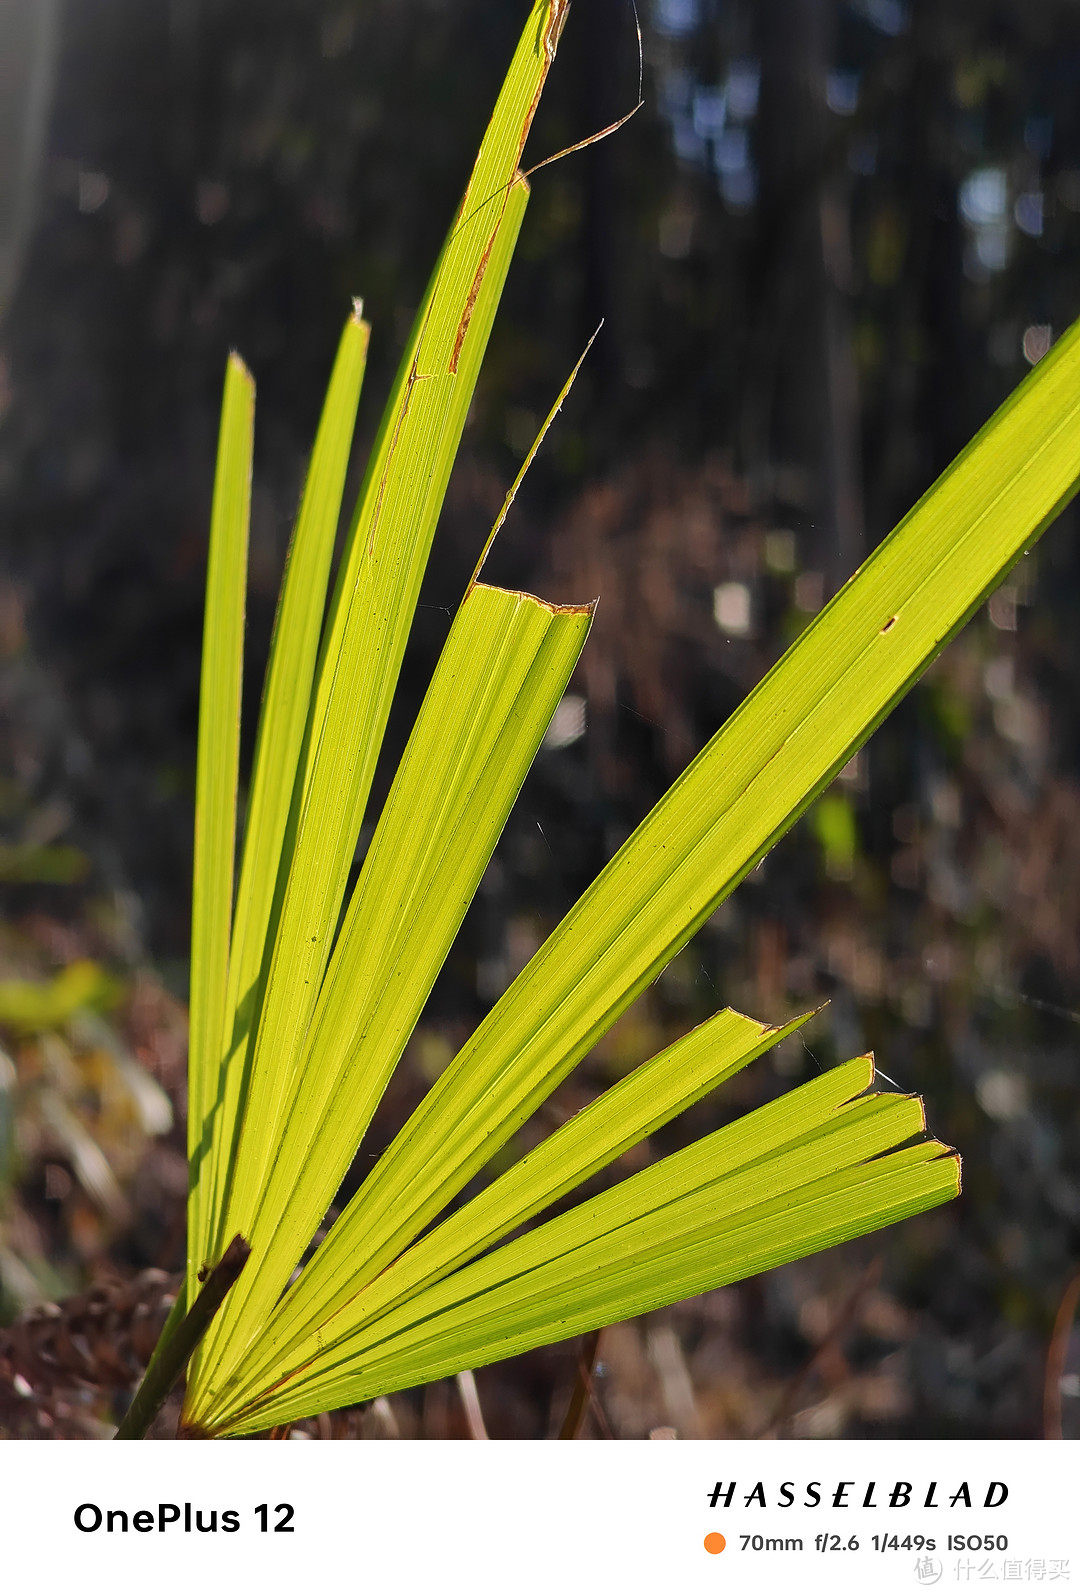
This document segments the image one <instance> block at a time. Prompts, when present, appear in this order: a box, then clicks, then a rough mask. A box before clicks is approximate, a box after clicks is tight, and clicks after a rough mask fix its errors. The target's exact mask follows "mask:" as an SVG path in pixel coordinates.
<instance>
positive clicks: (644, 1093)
mask: <svg viewBox="0 0 1080 1595" xmlns="http://www.w3.org/2000/svg"><path fill="white" fill-rule="evenodd" d="M809 1017H810V1016H809V1015H803V1016H802V1017H800V1018H798V1019H795V1020H792V1021H791V1022H790V1023H789V1024H787V1025H785V1026H783V1027H780V1028H776V1027H774V1026H771V1025H763V1024H760V1023H759V1022H758V1021H757V1020H754V1019H748V1018H746V1016H745V1015H743V1014H739V1013H735V1012H734V1011H733V1010H732V1009H725V1010H723V1012H721V1013H719V1014H717V1015H715V1016H714V1017H713V1018H712V1019H711V1020H708V1021H706V1023H705V1024H702V1025H699V1026H698V1027H697V1028H696V1029H695V1030H693V1031H691V1032H690V1033H689V1035H686V1036H683V1037H682V1038H681V1039H680V1040H679V1041H676V1042H675V1043H674V1044H673V1045H672V1046H670V1047H666V1048H665V1049H664V1050H663V1051H662V1052H660V1053H658V1054H657V1055H656V1057H654V1058H651V1059H650V1060H648V1062H646V1063H643V1064H642V1065H640V1067H639V1068H637V1069H635V1070H633V1071H632V1073H631V1074H629V1075H627V1076H626V1077H625V1078H624V1079H623V1080H622V1081H620V1082H619V1084H617V1085H615V1086H613V1087H611V1088H610V1089H609V1090H608V1091H605V1092H604V1093H603V1094H602V1095H601V1096H600V1097H598V1098H597V1099H596V1100H595V1101H594V1102H593V1103H591V1104H590V1106H589V1107H587V1108H584V1109H582V1110H581V1112H579V1113H577V1114H575V1115H574V1117H573V1118H572V1119H570V1120H569V1121H568V1122H567V1123H566V1124H565V1125H563V1126H561V1128H560V1129H558V1130H556V1131H555V1132H554V1134H552V1135H550V1136H548V1137H547V1139H546V1140H544V1141H543V1142H541V1144H540V1145H539V1146H538V1147H536V1148H535V1149H534V1150H533V1151H532V1152H530V1153H528V1154H526V1156H525V1157H523V1158H522V1159H521V1160H520V1161H519V1162H518V1163H516V1164H515V1165H514V1166H513V1168H511V1169H509V1170H507V1172H506V1173H505V1174H503V1175H502V1176H501V1177H500V1178H499V1179H497V1180H496V1181H494V1183H493V1184H492V1185H490V1186H489V1187H488V1188H487V1189H486V1190H485V1191H483V1192H481V1193H480V1195H478V1196H477V1197H475V1198H474V1199H473V1200H472V1201H471V1202H470V1203H468V1205H467V1206H466V1207H464V1208H462V1209H460V1210H459V1211H458V1212H457V1213H455V1214H453V1215H452V1216H451V1217H450V1218H448V1219H447V1220H446V1221H445V1222H444V1223H443V1224H441V1225H439V1227H438V1229H436V1230H435V1231H433V1232H432V1233H431V1234H430V1235H428V1236H426V1237H425V1238H424V1239H423V1240H421V1241H419V1242H418V1243H417V1244H416V1245H415V1246H413V1247H411V1248H410V1249H409V1251H408V1252H406V1253H405V1254H404V1256H403V1257H401V1258H400V1259H398V1260H397V1262H396V1263H394V1264H393V1266H391V1267H385V1266H384V1260H383V1259H382V1258H380V1257H379V1256H378V1255H374V1256H373V1255H370V1254H367V1251H366V1247H365V1245H364V1238H363V1236H362V1234H360V1233H359V1232H358V1231H357V1230H356V1228H355V1226H354V1225H353V1223H352V1212H353V1206H352V1204H350V1206H349V1207H347V1208H346V1210H345V1212H344V1213H343V1214H342V1215H341V1217H340V1219H339V1220H338V1221H337V1223H336V1224H335V1225H334V1226H333V1228H332V1229H331V1231H330V1234H329V1236H328V1237H327V1239H326V1241H324V1243H323V1245H322V1246H321V1247H320V1248H319V1250H318V1251H317V1252H316V1254H315V1257H314V1258H313V1259H312V1260H311V1262H310V1263H309V1264H308V1265H307V1267H306V1269H305V1270H304V1273H303V1274H302V1275H301V1277H300V1280H299V1281H298V1282H297V1284H296V1285H295V1286H294V1287H293V1288H292V1289H291V1290H290V1291H289V1292H288V1293H287V1294H286V1296H285V1297H284V1299H283V1300H282V1301H281V1302H280V1304H279V1305H278V1307H277V1308H276V1309H275V1311H274V1312H273V1313H272V1314H271V1316H270V1318H269V1320H268V1322H267V1325H266V1329H265V1331H264V1333H263V1334H262V1335H261V1336H260V1338H259V1341H258V1343H257V1345H255V1346H253V1347H252V1350H251V1352H250V1353H249V1355H248V1357H247V1358H245V1360H244V1362H243V1364H242V1365H241V1367H240V1368H239V1369H238V1370H237V1373H236V1376H235V1379H234V1384H235V1385H236V1386H237V1387H238V1388H241V1389H245V1390H250V1389H253V1388H257V1387H258V1386H259V1384H260V1383H261V1384H265V1385H270V1384H274V1383H276V1381H277V1380H278V1379H279V1378H280V1377H281V1376H282V1374H283V1373H285V1372H287V1371H288V1370H289V1369H290V1368H291V1367H293V1366H296V1365H298V1364H299V1363H302V1362H303V1361H305V1359H306V1358H307V1357H309V1356H310V1355H312V1354H313V1352H314V1350H315V1349H316V1347H318V1348H320V1349H322V1348H325V1347H327V1346H329V1345H330V1343H331V1342H332V1341H334V1340H338V1339H340V1338H344V1337H347V1336H348V1335H350V1334H351V1333H352V1332H353V1331H354V1330H355V1329H356V1328H357V1327H358V1326H359V1325H360V1324H361V1323H363V1324H364V1325H365V1326H368V1325H370V1324H371V1323H372V1322H373V1321H374V1320H375V1319H376V1318H378V1316H379V1315H380V1314H381V1313H383V1312H386V1311H388V1310H389V1309H390V1308H391V1307H395V1308H396V1307H398V1306H400V1305H401V1304H402V1303H403V1302H404V1301H407V1300H408V1299H409V1298H410V1297H411V1296H412V1295H415V1294H417V1293H418V1292H419V1291H421V1290H423V1289H426V1288H427V1287H428V1286H430V1285H431V1284H433V1283H435V1282H436V1281H437V1280H438V1279H440V1278H442V1277H443V1275H445V1274H447V1273H449V1272H450V1271H451V1270H453V1269H455V1268H458V1267H461V1266H462V1265H463V1264H464V1263H466V1262H468V1261H470V1260H471V1259H472V1258H473V1257H474V1256H476V1255H477V1254H478V1253H479V1252H481V1251H485V1250H486V1249H487V1248H488V1247H490V1246H492V1245H494V1244H495V1243H496V1242H497V1241H499V1240H501V1239H502V1238H503V1237H504V1236H505V1235H507V1234H509V1233H510V1231H511V1230H513V1229H516V1228H517V1227H518V1226H519V1225H521V1224H522V1223H524V1222H525V1221H526V1220H528V1219H530V1218H532V1217H533V1216H534V1215H535V1214H537V1213H539V1212H541V1211H542V1210H543V1209H544V1208H546V1207H549V1206H551V1204H552V1203H553V1202H556V1201H558V1200H559V1199H560V1198H561V1197H562V1196H564V1195H565V1194H566V1193H567V1192H568V1191H570V1190H573V1189H574V1188H575V1187H576V1186H578V1185H580V1184H581V1183H582V1182H583V1181H585V1180H586V1179H588V1178H589V1177H590V1175H592V1174H594V1173H596V1172H597V1171H598V1170H600V1169H602V1168H605V1167H606V1166H607V1165H608V1164H610V1163H612V1162H614V1160H615V1159H616V1158H617V1157H619V1156H620V1154H621V1153H622V1152H624V1151H625V1150H627V1149H628V1148H629V1147H631V1146H636V1145H637V1144H638V1143H639V1142H641V1141H642V1140H644V1139H645V1138H646V1137H647V1136H649V1135H651V1134H652V1133H653V1132H654V1131H655V1130H656V1129H658V1128H660V1126H662V1125H664V1124H667V1123H668V1122H670V1120H671V1119H673V1118H674V1117H676V1116H677V1115H678V1114H679V1113H681V1112H683V1111H684V1109H686V1108H687V1107H689V1106H691V1104H693V1103H694V1102H697V1101H699V1100H700V1099H701V1098H702V1097H703V1096H705V1095H706V1094H707V1093H708V1092H710V1091H713V1090H715V1089H716V1088H717V1087H718V1086H719V1085H721V1084H722V1083H723V1082H724V1081H726V1080H728V1079H730V1078H731V1076H732V1075H734V1074H735V1073H736V1072H737V1071H738V1070H740V1069H743V1068H745V1067H746V1066H747V1065H748V1064H750V1063H752V1062H753V1061H754V1060H755V1059H756V1058H759V1057H761V1055H762V1054H763V1053H764V1052H766V1051H767V1050H768V1049H769V1048H771V1047H773V1046H775V1045H776V1044H777V1043H778V1042H780V1041H782V1040H783V1039H784V1038H785V1037H786V1036H788V1035H790V1034H792V1033H793V1032H794V1031H795V1030H796V1029H798V1028H799V1026H800V1025H802V1024H803V1023H804V1022H805V1020H806V1019H807V1018H809Z"/></svg>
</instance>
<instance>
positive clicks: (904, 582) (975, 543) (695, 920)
mask: <svg viewBox="0 0 1080 1595" xmlns="http://www.w3.org/2000/svg"><path fill="white" fill-rule="evenodd" d="M1048 362H1049V364H1048ZM1078 474H1080V325H1078V326H1076V327H1074V328H1073V329H1071V331H1070V332H1068V333H1067V334H1065V336H1064V337H1063V338H1062V339H1061V340H1060V341H1059V343H1058V344H1057V345H1056V346H1055V348H1054V349H1053V350H1052V351H1051V353H1050V355H1048V356H1047V357H1046V358H1045V359H1044V360H1043V361H1041V362H1040V363H1039V365H1038V366H1037V367H1036V368H1035V369H1034V370H1033V372H1032V373H1031V375H1030V376H1029V377H1028V378H1027V379H1026V381H1025V382H1024V383H1023V384H1022V385H1021V387H1020V388H1019V389H1018V390H1017V392H1016V393H1015V394H1014V395H1013V397H1012V398H1011V399H1010V400H1009V401H1008V402H1007V403H1006V404H1005V405H1004V406H1003V407H1002V409H1001V410H1000V411H999V412H998V413H997V415H996V416H995V417H993V418H992V420H991V421H990V422H988V423H987V426H986V427H984V428H983V430H982V432H980V433H979V435H978V436H977V437H976V438H975V440H974V441H973V442H972V443H971V444H970V445H969V447H968V448H967V449H966V450H965V451H964V452H963V454H962V455H961V456H960V457H959V459H958V460H957V461H956V463H955V464H954V465H953V466H952V467H951V468H950V469H949V470H948V471H947V472H946V473H945V475H944V476H943V477H942V478H941V479H940V481H939V482H938V483H937V484H935V486H934V487H933V488H932V489H931V490H930V491H929V492H928V493H927V494H926V495H925V496H924V498H923V499H922V500H921V501H920V503H919V504H918V505H916V507H915V508H914V509H913V510H912V511H911V513H910V514H909V515H908V516H907V517H905V519H904V520H903V521H902V522H901V524H900V526H898V527H897V529H896V531H894V532H893V534H892V535H891V537H889V538H888V539H886V541H885V542H884V543H883V544H882V545H881V546H880V547H879V548H878V550H877V551H876V552H875V553H874V554H873V555H872V556H871V558H870V559H869V560H868V561H867V562H866V564H865V565H864V566H863V568H862V569H861V570H860V571H859V572H858V573H857V574H856V575H855V576H854V577H853V578H852V579H851V580H850V581H849V582H848V583H847V585H846V586H845V587H844V588H843V589H842V590H841V592H840V593H839V594H838V595H837V596H836V598H835V599H833V601H832V602H831V603H830V605H829V606H828V607H827V608H826V609H825V610H824V611H823V612H822V614H821V615H820V616H818V618H817V620H816V621H815V622H814V623H813V624H812V625H811V626H810V627H808V628H807V630H806V631H805V632H804V633H803V634H802V636H801V637H800V638H799V639H798V641H797V642H796V643H795V645H794V646H793V647H792V648H791V649H789V650H788V652H787V653H786V654H785V655H784V657H783V658H782V659H781V660H780V662H779V663H778V664H777V665H776V666H775V667H774V669H773V670H772V671H770V672H769V674H768V676H766V677H765V679H764V680H763V681H762V682H761V683H760V684H759V686H758V687H757V688H756V689H755V691H754V692H753V693H751V694H750V696H749V698H747V700H746V701H745V702H744V703H743V705H742V706H741V707H740V708H739V709H738V710H737V711H736V713H735V714H734V715H733V716H732V717H731V719H730V720H729V721H728V722H727V723H726V724H725V725H724V726H723V727H722V728H721V730H720V731H719V732H718V733H717V734H716V736H715V737H714V738H713V739H712V741H711V742H710V743H709V744H708V746H707V747H706V748H705V749H704V750H703V752H702V753H701V754H700V755H699V756H698V757H697V758H696V759H695V760H694V762H693V763H692V764H691V765H690V766H689V767H688V769H687V770H686V771H685V772H684V773H683V775H682V776H681V777H680V779H679V780H678V781H677V782H676V783H675V785H674V786H673V787H672V788H671V790H670V791H669V792H668V793H667V795H666V796H665V797H664V798H663V799H661V801H660V803H659V804H658V805H657V806H656V808H655V809H654V810H653V811H652V812H651V813H650V814H649V815H648V816H647V818H646V819H645V820H644V821H643V822H642V824H641V825H640V826H639V827H638V830H637V831H636V832H635V833H634V835H633V836H632V837H631V838H630V840H629V841H628V842H627V843H626V844H625V845H624V847H623V848H622V849H621V850H620V852H619V853H618V854H617V855H616V857H615V858H614V859H613V860H612V862H611V863H610V864H609V865H608V866H607V868H606V869H605V870H604V871H603V873H602V874H601V875H600V876H599V877H598V879H597V880H596V882H594V884H593V886H592V887H590V888H589V890H588V891H587V892H586V893H585V895H584V896H583V897H582V899H581V900H580V901H579V903H578V904H577V905H576V906H575V907H574V908H573V909H572V910H571V911H570V913H569V914H568V915H567V917H566V918H565V919H564V920H563V922H562V924H561V925H560V926H559V927H558V928H557V929H556V931H555V932H554V933H553V934H552V936H551V937H549V939H548V941H547V942H546V943H545V944H544V946H543V947H542V948H541V949H540V951H539V952H538V953H537V954H536V956H535V957H534V958H533V960H532V962H531V963H530V964H529V965H528V966H527V967H526V969H525V970H524V971H523V972H522V974H521V975H520V976H519V977H518V979H517V981H516V982H515V983H514V985H513V986H512V987H511V988H510V990H509V991H508V992H507V993H506V994H505V995H504V997H503V998H502V999H501V1001H500V1002H499V1003H498V1004H497V1005H496V1007H495V1008H494V1009H493V1010H492V1012H491V1013H490V1014H489V1015H488V1017H487V1018H486V1019H485V1020H484V1021H483V1023H482V1024H481V1025H480V1026H479V1028H478V1029H477V1031H476V1032H475V1033H474V1035H473V1036H472V1037H471V1038H470V1040H469V1041H468V1042H467V1043H466V1045H465V1047H464V1048H463V1049H462V1051H461V1052H460V1053H459V1055H458V1057H457V1059H456V1060H455V1061H454V1062H453V1063H452V1064H451V1066H450V1068H449V1069H448V1070H447V1071H446V1072H445V1074H444V1075H443V1076H442V1077H441V1078H440V1079H439V1081H438V1082H437V1083H436V1085H435V1086H434V1087H433V1088H432V1090H431V1091H430V1092H429V1093H428V1095H427V1097H426V1098H425V1099H424V1101H423V1102H422V1103H421V1105H420V1107H419V1108H418V1109H417V1111H416V1112H415V1113H414V1114H413V1116H412V1118H411V1119H410V1121H409V1122H408V1124H407V1125H406V1126H405V1127H404V1129H403V1130H402V1132H401V1134H400V1135H399V1136H398V1138H397V1140H396V1141H395V1142H394V1143H393V1144H392V1146H391V1147H390V1148H389V1149H388V1151H387V1152H386V1154H384V1156H383V1158H382V1159H381V1160H380V1162H379V1164H378V1165H377V1166H376V1168H375V1170H374V1171H373V1173H372V1175H371V1176H370V1177H369V1179H368V1180H367V1181H366V1182H365V1185H364V1188H363V1192H362V1193H361V1199H362V1201H363V1204H364V1210H363V1223H364V1227H365V1234H366V1235H367V1237H368V1242H369V1244H370V1245H371V1247H372V1248H373V1249H376V1250H379V1251H382V1249H383V1248H384V1247H385V1248H386V1250H387V1252H388V1253H391V1254H392V1253H394V1252H396V1251H400V1250H403V1249H404V1247H405V1246H407V1245H408V1244H409V1243H410V1241H411V1240H412V1239H413V1238H414V1237H415V1236H416V1235H417V1234H418V1233H419V1232H420V1230H421V1229H422V1228H424V1226H425V1225H427V1224H428V1223H429V1222H430V1221H431V1220H432V1219H433V1218H434V1217H435V1216H436V1215H437V1214H438V1213H439V1212H440V1211H441V1210H442V1209H443V1208H444V1207H445V1206H446V1204H447V1203H448V1202H449V1201H450V1200H451V1199H452V1198H453V1196H454V1195H455V1194H456V1193H457V1192H458V1191H460V1190H461V1188H462V1187H463V1186H464V1185H465V1184H466V1183H467V1181H468V1180H469V1179H471V1178H472V1177H473V1175H474V1174H475V1173H476V1172H477V1171H478V1170H479V1169H480V1168H481V1167H482V1166H483V1164H484V1163H485V1162H486V1161H487V1159H488V1158H489V1157H490V1156H491V1155H492V1153H493V1152H494V1151H495V1150H496V1149H497V1148H498V1147H499V1146H500V1145H502V1144H503V1143H504V1142H505V1140H506V1139H508V1137H509V1136H510V1135H512V1134H513V1133H514V1131H515V1130H516V1129H517V1128H518V1127H519V1126H520V1125H521V1124H522V1123H523V1122H524V1120H525V1119H526V1118H527V1117H528V1116H529V1114H530V1113H531V1112H532V1111H533V1110H534V1109H535V1107H536V1106H537V1105H538V1103H539V1102H540V1101H542V1100H543V1098H544V1097H545V1096H546V1095H547V1094H548V1093H549V1092H550V1091H551V1090H552V1089H553V1088H554V1086H555V1085H556V1084H557V1083H558V1082H559V1081H560V1080H561V1079H563V1078H564V1077H565V1075H566V1074H567V1073H568V1072H569V1070H570V1069H571V1068H572V1067H573V1066H574V1065H575V1064H576V1063H577V1062H578V1060H579V1059H580V1058H581V1057H582V1056H584V1054H585V1053H586V1052H587V1051H588V1050H589V1048H590V1047H591V1046H592V1045H593V1044H594V1043H595V1041H596V1040H597V1039H599V1037H600V1036H601V1035H602V1034H604V1032H605V1031H606V1030H607V1029H608V1028H609V1027H610V1025H611V1024H612V1023H613V1022H614V1020H615V1019H616V1018H617V1017H618V1015H619V1014H620V1013H622V1012H623V1011H624V1010H625V1008H626V1007H627V1006H628V1005H629V1003H630V1002H631V1001H632V1000H633V999H634V997H636V996H637V995H638V994H639V993H640V992H641V991H642V990H643V989H644V988H645V986H646V985H647V984H648V983H649V982H650V981H651V980H652V979H654V978H655V976H656V975H657V974H658V973H659V971H660V970H661V969H662V968H663V967H664V965H665V964H666V963H667V962H668V960H669V959H670V958H671V957H672V956H673V955H674V953H675V952H677V951H678V950H679V948H680V947H682V946H683V945H685V943H686V941H687V939H688V938H689V937H690V936H691V935H692V934H693V932H694V931H695V930H696V929H697V928H698V927H699V926H700V925H701V924H702V923H703V922H704V920H705V919H706V918H707V917H708V915H709V914H710V913H712V911H713V910H714V909H715V907H716V905H717V904H718V903H719V902H720V901H722V900H723V898H724V897H725V896H727V895H728V893H730V892H731V891H732V890H733V889H734V887H735V886H736V885H737V884H738V883H739V881H740V880H741V879H742V878H743V877H744V876H745V875H746V873H747V872H748V871H749V870H750V869H752V868H753V866H754V865H755V864H756V863H757V862H758V860H759V859H761V858H762V857H763V856H764V854H765V853H766V852H767V851H768V850H769V848H770V847H771V846H772V845H773V843H774V842H775V841H776V840H777V839H778V838H779V837H780V836H781V835H783V834H784V832H785V831H786V830H788V829H789V828H790V826H791V825H792V824H793V823H794V821H795V820H796V819H797V818H798V816H799V815H800V814H801V813H802V812H803V810H804V809H805V808H806V807H807V806H808V804H809V803H810V802H812V801H813V799H814V797H815V796H816V795H817V794H818V793H819V792H820V791H821V790H822V788H823V787H824V786H825V785H826V784H827V783H828V782H829V781H830V780H831V779H832V777H833V776H834V775H835V774H836V772H837V771H838V770H839V769H841V768H842V767H843V765H844V764H845V763H846V762H847V760H848V759H849V758H850V757H851V755H852V753H853V752H854V751H855V750H856V749H857V748H858V747H860V746H861V745H862V743H863V742H864V741H865V740H866V738H867V737H868V736H869V735H870V733H871V731H872V730H873V729H874V728H875V726H876V725H877V724H878V723H879V722H880V721H881V719H882V718H883V717H884V716H885V714H886V713H887V712H888V710H889V709H890V708H891V707H892V705H893V704H894V703H895V702H896V701H897V700H898V698H899V697H901V696H902V695H903V693H904V692H905V691H906V690H907V688H908V687H909V686H910V685H911V683H912V682H913V681H914V680H915V678H916V677H917V676H918V674H919V673H920V671H921V670H922V669H924V668H925V666H926V665H927V664H928V663H929V662H930V660H931V659H933V658H934V657H935V656H936V654H937V653H939V652H940V650H941V648H942V647H943V646H944V645H945V643H946V642H947V641H948V639H949V638H950V637H951V636H952V635H953V634H954V633H955V631H956V630H958V629H959V627H960V626H961V625H962V624H963V623H964V621H965V620H966V619H967V618H968V616H969V615H970V614H971V613H972V611H973V609H974V608H975V607H976V606H977V605H978V604H979V603H980V602H981V601H982V599H983V598H984V597H985V596H986V594H987V593H988V592H989V591H990V590H991V589H992V587H993V586H994V584H995V583H996V582H997V581H998V580H999V579H1000V577H1001V575H1002V573H1003V572H1004V571H1005V570H1006V569H1007V568H1008V567H1009V565H1010V564H1011V563H1013V562H1014V561H1015V560H1016V559H1017V558H1018V557H1020V555H1021V554H1022V553H1023V552H1024V550H1025V549H1026V548H1028V547H1030V546H1031V544H1032V543H1033V542H1034V541H1035V540H1036V538H1037V537H1038V536H1039V534H1040V533H1041V531H1042V530H1043V529H1044V528H1045V526H1046V525H1047V524H1048V523H1049V521H1050V520H1051V519H1052V518H1053V516H1054V515H1055V514H1056V513H1057V511H1058V510H1059V509H1060V508H1061V506H1062V505H1063V504H1064V503H1065V502H1066V501H1067V500H1068V499H1069V497H1071V496H1072V494H1073V492H1074V491H1075V487H1076V482H1077V477H1078ZM358 1222H359V1220H358Z"/></svg>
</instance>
